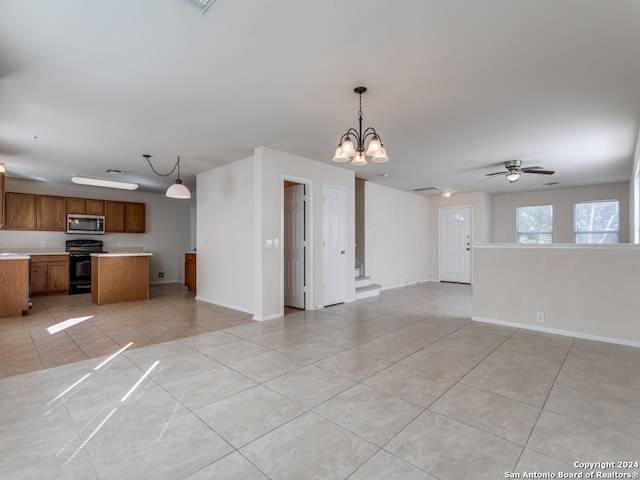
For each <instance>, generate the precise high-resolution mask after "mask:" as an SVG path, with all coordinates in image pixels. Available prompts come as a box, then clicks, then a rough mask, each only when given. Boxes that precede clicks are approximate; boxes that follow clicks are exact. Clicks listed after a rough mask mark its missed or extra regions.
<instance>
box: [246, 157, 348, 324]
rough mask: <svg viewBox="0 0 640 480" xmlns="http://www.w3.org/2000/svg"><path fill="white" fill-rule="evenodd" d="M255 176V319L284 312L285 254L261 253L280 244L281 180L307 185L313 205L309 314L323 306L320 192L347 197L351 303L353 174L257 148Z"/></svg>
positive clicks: (319, 163) (281, 233)
mask: <svg viewBox="0 0 640 480" xmlns="http://www.w3.org/2000/svg"><path fill="white" fill-rule="evenodd" d="M255 159H256V172H257V173H258V174H259V176H260V177H261V182H259V184H258V185H256V192H258V193H256V195H259V197H256V212H259V211H261V212H262V214H261V215H259V218H258V219H257V221H256V226H257V230H256V231H257V232H258V233H257V235H256V238H255V244H254V245H255V252H256V258H255V260H256V262H255V265H256V279H257V282H258V283H257V284H256V307H255V316H256V318H258V319H267V318H273V317H277V316H281V315H282V314H283V313H284V312H283V296H284V293H283V282H284V272H283V262H284V259H283V252H282V242H280V248H271V249H267V248H265V246H264V245H265V240H267V239H275V238H278V239H280V240H282V236H283V232H284V223H283V206H284V203H283V202H284V199H283V191H284V190H283V185H284V179H285V178H289V179H291V178H294V179H298V180H308V181H310V191H307V195H308V197H309V201H310V202H311V222H312V226H311V231H312V237H311V239H310V245H309V247H308V248H310V249H311V251H312V256H311V266H310V267H311V274H312V277H311V282H312V285H313V290H312V291H311V292H310V294H311V300H312V303H311V305H310V308H319V307H322V306H324V303H323V288H322V285H323V268H322V186H323V185H334V186H338V187H343V188H344V189H345V190H346V193H347V212H346V213H347V259H346V262H347V273H346V279H345V283H346V286H347V292H346V301H352V300H354V298H355V278H354V275H353V265H355V175H354V173H353V172H352V171H350V170H346V169H344V168H339V167H336V166H334V165H332V164H330V163H326V164H325V163H321V162H316V161H314V160H309V159H306V158H303V157H299V156H297V155H291V154H288V153H284V152H280V151H278V150H273V149H270V148H265V147H260V148H257V149H256V150H255Z"/></svg>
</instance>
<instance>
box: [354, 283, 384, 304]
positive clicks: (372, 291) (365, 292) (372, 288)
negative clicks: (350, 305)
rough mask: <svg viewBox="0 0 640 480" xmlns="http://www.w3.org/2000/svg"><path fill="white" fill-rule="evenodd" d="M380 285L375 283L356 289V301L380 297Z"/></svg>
mask: <svg viewBox="0 0 640 480" xmlns="http://www.w3.org/2000/svg"><path fill="white" fill-rule="evenodd" d="M380 288H381V285H378V284H377V283H372V284H370V285H367V286H366V287H359V288H356V300H360V299H362V298H369V297H376V296H378V295H380Z"/></svg>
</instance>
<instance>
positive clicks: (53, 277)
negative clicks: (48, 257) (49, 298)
mask: <svg viewBox="0 0 640 480" xmlns="http://www.w3.org/2000/svg"><path fill="white" fill-rule="evenodd" d="M67 290H69V264H68V263H50V264H49V268H48V269H47V291H49V292H66V291H67Z"/></svg>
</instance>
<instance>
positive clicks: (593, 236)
mask: <svg viewBox="0 0 640 480" xmlns="http://www.w3.org/2000/svg"><path fill="white" fill-rule="evenodd" d="M573 219H574V220H573V225H574V227H573V232H574V235H575V241H576V243H618V238H619V235H618V234H619V230H620V214H619V205H618V200H604V201H600V202H580V203H576V204H575V208H574V216H573Z"/></svg>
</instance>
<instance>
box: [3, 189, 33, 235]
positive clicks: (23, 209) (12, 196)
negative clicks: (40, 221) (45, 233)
mask: <svg viewBox="0 0 640 480" xmlns="http://www.w3.org/2000/svg"><path fill="white" fill-rule="evenodd" d="M4 199H5V202H6V205H5V215H6V219H5V220H6V222H5V223H6V227H5V228H6V229H7V230H36V228H37V222H36V218H37V211H38V202H37V199H38V197H37V195H33V194H31V193H13V192H7V193H6V194H5V197H4Z"/></svg>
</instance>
